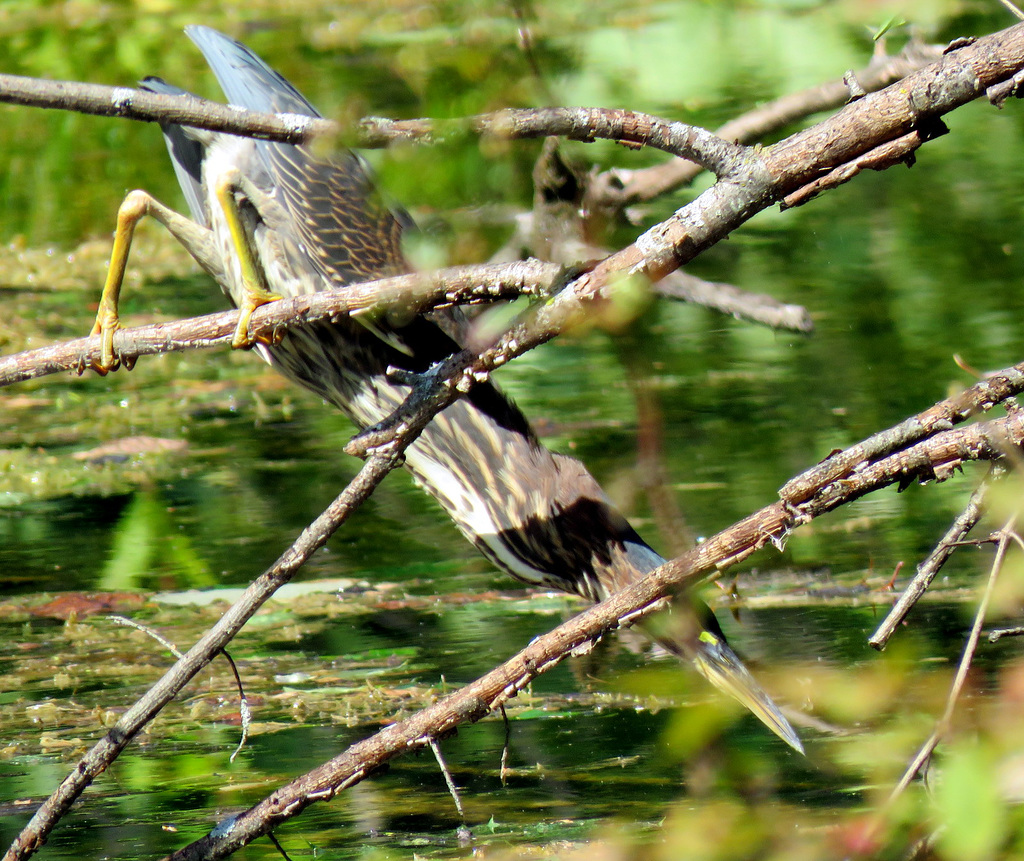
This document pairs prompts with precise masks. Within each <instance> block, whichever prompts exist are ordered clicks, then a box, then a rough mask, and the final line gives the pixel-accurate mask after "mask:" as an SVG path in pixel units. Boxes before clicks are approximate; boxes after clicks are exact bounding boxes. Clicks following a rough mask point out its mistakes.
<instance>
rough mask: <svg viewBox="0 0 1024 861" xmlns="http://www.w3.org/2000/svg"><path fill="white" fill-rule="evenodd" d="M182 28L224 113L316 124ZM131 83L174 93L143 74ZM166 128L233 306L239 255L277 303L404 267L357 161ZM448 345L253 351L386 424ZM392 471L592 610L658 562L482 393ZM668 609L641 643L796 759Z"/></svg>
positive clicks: (679, 608) (418, 334)
mask: <svg viewBox="0 0 1024 861" xmlns="http://www.w3.org/2000/svg"><path fill="white" fill-rule="evenodd" d="M186 32H187V33H188V35H189V37H190V38H191V39H192V40H193V41H194V42H195V43H196V45H198V47H199V48H200V50H201V51H202V52H203V54H204V55H205V57H206V59H207V61H208V62H209V63H210V66H211V68H212V69H213V71H214V73H215V74H216V76H217V79H218V81H219V82H220V84H221V86H222V88H223V89H224V92H225V94H226V95H227V97H228V101H229V102H231V103H232V104H236V105H240V106H242V107H246V108H249V109H252V110H257V111H264V112H275V113H299V114H305V115H309V116H319V114H318V113H317V112H316V110H315V109H314V108H313V107H312V105H310V104H309V103H308V102H307V101H306V100H305V98H303V97H302V96H301V95H300V94H299V93H298V92H297V91H296V90H295V89H294V88H293V87H292V86H291V84H289V83H288V82H287V81H285V80H284V78H282V77H281V76H280V75H278V74H277V73H276V72H274V71H273V70H272V69H270V68H269V67H268V66H266V64H264V63H263V61H262V60H260V59H259V58H258V57H256V56H255V55H254V54H253V53H252V52H250V51H249V50H248V49H247V48H246V47H245V46H243V45H241V44H239V43H238V42H235V41H233V40H231V39H229V38H228V37H226V36H224V35H222V34H220V33H217V32H216V31H214V30H210V29H208V28H205V27H189V28H187V30H186ZM144 86H146V87H148V88H149V89H151V90H154V91H157V92H170V93H180V92H182V91H180V90H178V89H177V88H175V87H172V86H170V85H168V84H166V83H164V82H163V81H160V80H159V79H155V78H150V79H147V81H146V82H144ZM164 133H165V135H166V138H167V142H168V148H169V149H170V152H171V158H172V161H173V163H174V167H175V170H176V172H177V174H178V178H179V180H180V182H181V185H182V188H183V190H184V192H185V195H186V197H187V198H188V201H189V206H190V208H191V210H192V216H193V218H194V220H195V221H196V222H197V223H198V225H199V228H198V230H200V234H199V235H198V236H197V237H193V240H194V241H193V244H195V245H197V246H199V247H197V248H195V249H190V250H193V254H194V256H196V259H197V260H199V262H200V263H201V264H202V265H203V266H204V267H205V268H206V269H207V271H209V272H210V274H211V275H212V276H213V277H214V278H215V279H216V280H217V281H218V283H219V284H220V286H221V288H222V289H223V290H224V292H225V293H226V294H227V295H228V296H229V297H230V298H231V299H232V301H234V302H235V303H236V304H239V305H242V304H243V302H244V301H246V299H247V295H246V291H247V289H248V287H247V285H246V284H245V283H244V280H245V279H244V278H243V276H242V272H243V271H244V266H243V265H242V262H241V258H244V257H245V256H246V255H247V254H251V255H252V257H253V258H254V262H255V264H256V268H257V270H258V273H257V275H258V278H259V280H260V281H262V282H264V283H265V285H266V288H268V289H270V290H272V291H273V292H274V293H276V294H278V295H282V296H294V295H298V294H301V293H309V292H313V291H317V290H323V289H327V288H337V287H339V286H342V285H344V284H347V283H353V282H356V281H361V280H369V279H372V278H379V277H383V276H387V275H391V274H397V273H400V272H403V271H406V265H405V263H404V261H403V259H402V255H401V251H400V233H401V229H402V225H403V221H404V216H403V215H401V214H397V215H396V214H395V213H393V212H392V211H390V210H389V209H388V208H387V207H385V206H384V205H383V204H382V203H381V201H380V199H379V196H378V194H377V192H376V190H375V188H374V186H373V182H372V180H371V178H370V174H369V171H368V168H367V167H366V166H365V165H364V164H363V162H362V160H361V159H360V158H359V156H358V155H356V154H354V153H351V152H347V151H343V152H341V153H338V154H336V155H334V156H332V157H330V158H325V157H323V156H321V155H320V154H318V153H314V152H313V151H312V149H311V148H309V147H305V146H293V145H289V144H280V143H271V142H267V141H260V140H250V139H247V138H241V137H233V136H230V135H223V134H213V133H209V132H200V131H198V130H194V129H185V128H182V127H180V126H173V125H171V126H166V127H165V128H164ZM232 172H236V173H237V176H238V178H239V179H238V181H237V183H236V184H235V185H234V186H233V206H234V207H235V208H236V210H237V213H238V215H239V216H240V218H241V222H242V224H243V226H244V232H245V237H244V240H243V241H242V242H241V243H240V242H239V240H238V239H237V237H235V236H232V235H231V233H230V231H229V230H228V221H227V219H226V216H227V215H230V213H228V212H226V211H225V207H224V206H223V200H221V199H218V198H217V197H216V196H215V195H214V194H213V193H212V189H214V188H215V187H216V186H217V184H218V182H220V181H221V180H222V179H223V178H224V177H226V176H234V175H235V173H232ZM228 208H230V207H228ZM180 233H181V231H180V230H179V231H178V233H176V235H179V234H180ZM183 241H186V244H188V241H189V240H183ZM210 243H212V246H213V247H214V248H216V249H217V251H216V252H214V253H211V251H210ZM455 349H457V345H456V344H455V343H454V342H453V341H452V340H450V338H449V337H448V336H447V335H445V334H444V333H443V332H442V331H441V329H440V328H438V327H437V326H436V325H435V324H434V323H433V322H431V321H430V320H428V319H426V318H424V317H416V318H414V319H412V320H411V321H409V322H408V323H407V324H405V325H401V326H397V325H394V324H392V323H390V322H388V321H381V320H376V321H373V320H363V321H360V320H352V319H347V320H342V321H339V322H337V323H317V324H313V325H309V326H305V327H302V328H298V329H291V330H289V332H288V333H287V334H286V335H285V336H284V338H283V339H282V340H281V342H280V343H277V344H274V345H273V346H266V345H260V350H261V351H262V352H263V354H264V356H265V357H266V358H267V360H268V361H269V362H271V364H273V365H274V366H276V367H277V368H279V369H280V370H281V371H282V372H283V373H284V374H285V375H286V376H288V377H290V378H291V379H293V380H295V381H296V382H298V383H300V384H301V385H303V386H305V387H307V388H309V389H311V390H312V391H314V392H316V393H317V394H318V395H320V396H321V397H322V398H324V399H325V400H327V401H329V402H330V403H332V404H334V405H335V406H337V407H338V408H340V409H341V410H343V411H344V412H345V413H346V414H347V415H348V416H349V417H350V418H351V419H352V420H353V421H354V422H355V423H356V424H357V425H359V426H360V427H366V426H367V425H370V424H374V423H376V422H378V421H380V420H382V419H384V418H385V417H387V416H388V415H389V414H390V413H391V412H392V411H393V410H394V409H395V408H396V407H398V406H399V405H400V404H401V403H402V401H403V399H404V397H405V395H406V394H407V392H408V389H407V388H406V387H404V386H402V385H398V384H396V383H395V382H393V381H392V380H391V379H389V377H388V376H387V373H386V371H387V369H388V367H389V366H394V367H397V368H402V369H405V370H407V371H412V372H422V371H426V370H428V369H429V368H430V367H431V366H432V365H434V364H435V363H436V362H438V361H440V360H442V359H444V358H445V357H447V356H449V355H451V353H452V352H453V351H454V350H455ZM406 463H407V466H408V468H409V469H410V470H411V471H412V474H413V476H414V477H415V479H416V480H417V482H418V483H419V484H420V485H421V486H423V487H424V489H426V491H427V492H428V493H430V494H431V495H432V496H433V497H434V498H435V499H437V501H438V502H439V503H440V504H441V506H442V507H443V508H444V509H445V510H446V511H447V512H448V514H449V515H450V516H451V518H452V519H453V520H454V521H455V523H456V524H457V525H458V527H459V529H460V530H462V532H463V533H464V534H465V535H466V537H467V538H469V540H470V541H472V542H473V543H474V544H475V545H476V546H477V547H478V548H479V549H480V550H481V551H482V552H483V553H484V554H485V555H486V556H487V557H488V558H489V559H491V560H492V561H493V562H494V563H495V564H496V565H497V566H499V567H500V568H502V569H504V570H505V571H507V572H508V573H510V574H511V575H512V576H514V577H517V578H519V579H520V580H523V581H525V582H527V583H532V584H535V585H539V586H544V587H552V588H556V589H560V590H563V591H566V592H571V593H574V594H577V595H581V596H583V597H585V598H588V599H590V600H593V601H597V600H601V599H602V598H604V597H606V596H607V595H609V594H611V593H612V592H614V591H616V590H618V589H620V588H622V587H624V586H626V585H628V584H630V583H633V582H635V581H636V580H637V579H639V578H640V577H642V576H643V575H644V574H646V573H648V572H649V571H651V570H653V569H654V568H656V567H657V566H658V565H660V564H661V563H662V562H663V561H664V560H663V559H662V558H661V557H660V556H659V555H658V554H657V553H655V552H654V551H653V550H652V549H651V548H650V547H649V546H648V545H647V544H645V543H644V542H643V540H642V539H641V538H640V536H639V535H637V533H636V532H635V531H634V530H633V528H632V527H631V526H630V525H629V523H628V522H627V521H626V519H625V518H624V517H623V516H622V515H621V514H620V513H619V512H618V511H617V510H616V509H615V507H614V506H613V505H612V504H611V503H610V501H609V500H608V499H607V497H606V496H605V494H604V493H603V491H602V490H601V488H600V487H599V486H598V484H597V482H596V481H595V480H594V479H593V477H592V476H591V475H590V473H588V472H587V470H586V469H585V468H584V466H583V465H582V464H581V463H580V462H579V461H576V460H573V459H571V458H568V457H563V456H561V455H557V454H553V453H551V452H549V451H548V450H547V449H546V448H545V447H544V446H542V445H541V444H540V443H539V442H538V440H537V438H536V436H535V435H534V433H533V431H532V429H531V428H530V426H529V424H528V423H527V421H526V419H525V418H524V417H523V415H522V413H520V412H519V410H518V409H517V408H516V407H515V405H513V404H512V403H511V402H510V401H509V400H508V399H507V398H505V397H504V396H503V395H502V394H501V393H500V392H499V391H498V390H497V389H496V388H495V387H494V386H493V385H491V384H490V383H483V384H480V385H478V386H476V387H475V388H474V389H473V390H472V391H470V393H469V394H468V395H467V396H466V397H465V398H463V399H462V400H459V401H457V402H455V403H453V404H452V405H450V406H449V407H447V408H446V409H445V410H444V411H443V412H441V413H440V414H439V415H438V416H437V417H436V418H435V419H434V420H433V421H432V422H431V423H430V424H429V425H428V426H427V427H426V429H425V430H424V431H423V433H422V435H421V436H420V438H419V439H418V440H417V441H416V442H415V443H413V445H412V446H410V448H409V449H408V451H407V453H406ZM673 613H674V614H675V616H676V622H677V623H678V624H675V625H673V626H670V627H666V626H664V625H660V626H656V625H652V630H656V632H655V633H654V634H653V636H655V637H656V639H658V640H659V642H661V643H662V644H663V645H665V646H666V647H667V648H669V649H671V650H672V651H675V652H677V653H679V654H682V655H685V656H686V657H688V658H689V659H691V660H692V661H693V662H694V664H695V665H696V666H697V668H698V669H699V670H700V671H701V672H702V673H703V674H704V675H706V676H707V677H708V678H709V679H711V681H713V682H714V683H715V684H717V685H719V686H720V687H722V688H723V689H724V690H726V691H728V692H729V693H730V694H732V695H733V696H736V697H737V698H738V699H739V700H740V701H741V702H743V703H744V705H746V706H747V707H748V708H750V709H751V710H752V711H753V712H754V713H755V714H756V715H757V716H758V717H760V718H761V720H763V721H764V722H765V723H766V724H767V725H768V726H769V727H770V728H771V729H772V730H773V731H774V732H776V733H777V734H778V735H779V736H780V737H782V738H783V739H784V740H785V741H786V742H787V743H789V744H790V745H792V746H793V747H794V748H796V749H798V750H801V749H802V748H801V747H800V742H799V739H798V738H797V736H796V734H795V733H794V732H793V729H792V727H790V725H789V723H788V722H787V721H786V719H785V718H784V717H783V716H782V714H781V713H780V712H779V710H778V708H777V707H776V706H775V704H774V703H772V701H771V699H770V698H769V697H768V696H767V694H765V693H764V692H763V691H762V690H761V688H760V687H759V686H758V685H757V683H756V682H755V681H754V679H753V678H752V677H751V676H750V674H749V673H748V672H747V670H746V669H745V668H744V667H743V665H742V663H741V662H740V661H739V659H738V658H737V657H736V655H735V653H733V651H732V650H731V649H730V648H729V646H728V644H727V643H726V642H725V639H724V636H723V635H722V632H721V629H720V628H719V626H718V623H717V621H715V619H714V616H713V615H712V614H711V612H710V610H708V609H707V608H706V607H705V606H704V605H703V604H699V603H697V602H694V603H691V602H690V601H688V600H682V601H679V602H677V603H676V604H675V605H674V607H673Z"/></svg>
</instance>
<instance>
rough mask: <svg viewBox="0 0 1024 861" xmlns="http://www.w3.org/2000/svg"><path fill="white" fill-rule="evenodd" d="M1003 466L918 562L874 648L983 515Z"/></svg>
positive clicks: (995, 467) (885, 638)
mask: <svg viewBox="0 0 1024 861" xmlns="http://www.w3.org/2000/svg"><path fill="white" fill-rule="evenodd" d="M1003 472H1004V469H1003V467H1002V466H1001V465H998V464H995V465H993V467H992V469H991V470H990V471H989V474H988V476H986V478H985V479H984V480H983V481H982V482H981V484H980V485H979V486H978V488H977V489H976V490H975V491H974V493H972V494H971V498H970V499H969V500H968V502H967V505H965V506H964V509H963V511H961V512H960V514H959V515H957V517H956V519H955V520H954V521H953V524H952V525H951V526H950V527H949V529H948V530H947V531H946V534H945V535H943V536H942V540H941V541H940V542H939V543H938V544H937V545H936V547H935V549H934V550H933V551H932V552H931V553H930V554H929V555H928V558H927V559H925V560H924V562H922V563H921V564H920V565H918V566H917V574H915V575H914V579H913V580H911V581H910V583H908V584H907V587H906V588H905V589H904V590H903V593H902V594H901V595H900V597H899V600H897V601H896V603H895V604H894V605H893V608H892V609H891V610H890V611H889V613H888V614H887V615H886V617H885V619H883V620H882V623H881V624H880V625H879V626H878V628H877V630H876V631H875V633H873V634H872V635H871V637H870V638H869V639H868V643H869V644H870V645H871V646H872V647H873V648H875V649H878V650H879V651H881V650H882V649H884V648H885V647H886V645H887V644H888V642H889V638H890V637H892V635H893V632H894V631H895V630H896V628H897V627H898V626H899V625H900V624H901V623H902V622H903V620H904V619H905V618H906V617H907V613H909V612H910V610H911V609H912V608H913V606H914V605H915V604H916V603H917V602H918V601H919V600H920V598H921V596H922V595H923V594H924V593H925V590H926V589H927V588H928V587H929V585H931V582H932V580H934V579H935V575H936V574H938V573H939V571H940V570H942V566H943V565H945V564H946V560H947V559H949V557H950V556H951V555H952V554H953V551H954V550H955V549H956V548H957V547H959V546H961V544H962V543H963V539H964V536H965V535H967V533H968V532H970V531H971V530H972V529H973V528H974V526H975V525H976V524H977V522H978V521H979V520H980V519H981V515H982V507H983V505H984V502H985V495H986V494H987V493H988V489H989V486H990V484H991V482H992V481H993V480H994V479H996V478H998V477H999V476H1000V475H1001V474H1002V473H1003Z"/></svg>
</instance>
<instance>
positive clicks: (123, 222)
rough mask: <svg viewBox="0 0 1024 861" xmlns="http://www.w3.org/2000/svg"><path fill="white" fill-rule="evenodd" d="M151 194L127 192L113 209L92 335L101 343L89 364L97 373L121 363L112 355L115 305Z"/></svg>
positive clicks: (117, 320)
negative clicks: (111, 245) (111, 240)
mask: <svg viewBox="0 0 1024 861" xmlns="http://www.w3.org/2000/svg"><path fill="white" fill-rule="evenodd" d="M151 200H152V198H151V197H150V196H149V195H148V194H146V192H144V191H133V192H131V193H130V194H129V195H128V196H127V197H126V198H125V199H124V202H123V203H122V204H121V206H120V208H119V209H118V210H117V230H116V231H115V232H114V249H113V251H111V253H110V266H109V268H108V269H107V280H106V281H105V282H104V284H103V293H102V294H101V296H100V307H99V310H98V311H97V312H96V322H95V323H94V324H93V327H92V333H91V334H93V335H102V337H103V345H102V349H101V352H100V360H99V363H95V362H94V363H93V364H92V367H93V368H94V369H95V370H96V371H97V372H99V373H100V374H106V373H107V372H108V371H113V370H116V369H117V368H118V366H119V365H120V364H121V360H120V358H119V357H117V356H115V355H114V332H115V331H117V329H118V327H119V326H120V325H121V324H120V320H119V317H118V311H117V305H118V301H119V300H120V298H121V284H122V282H123V281H124V270H125V267H126V266H127V265H128V251H129V249H130V248H131V246H132V237H133V236H134V235H135V225H136V224H138V223H139V219H141V218H144V217H145V215H146V213H147V211H148V210H149V201H151Z"/></svg>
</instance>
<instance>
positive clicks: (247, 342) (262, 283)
mask: <svg viewBox="0 0 1024 861" xmlns="http://www.w3.org/2000/svg"><path fill="white" fill-rule="evenodd" d="M238 191H240V192H241V193H242V194H243V195H244V196H245V197H246V198H247V199H249V200H250V201H251V197H252V190H251V189H250V188H249V187H248V184H246V183H245V182H244V179H243V177H242V176H241V174H240V173H239V172H238V171H237V170H226V171H224V172H223V173H222V174H220V175H219V176H218V177H217V179H216V182H215V183H214V195H215V196H216V198H217V202H218V203H219V204H220V207H221V210H222V211H223V213H224V219H225V221H226V222H227V225H228V231H229V232H230V234H231V244H232V245H233V246H234V249H235V254H236V255H237V257H238V262H239V267H240V270H241V275H242V295H241V296H236V297H235V299H236V302H237V304H238V310H239V311H240V312H241V315H240V316H239V318H238V326H237V327H236V328H235V334H234V337H233V338H232V339H231V346H232V347H233V348H234V349H241V348H243V347H250V346H252V344H253V342H254V341H255V340H256V339H255V338H253V336H252V335H250V334H249V318H250V317H252V312H253V311H255V310H256V309H257V308H259V307H260V306H261V305H266V304H267V303H268V302H274V301H276V300H278V299H280V298H281V297H280V296H279V295H278V294H277V293H274V292H272V291H271V290H270V288H269V287H268V286H267V279H266V274H265V273H264V270H263V267H262V266H261V265H260V262H259V259H258V255H257V251H256V249H255V247H254V245H253V240H252V236H251V234H250V231H248V230H246V227H245V223H244V222H243V220H242V213H241V210H240V209H239V204H238V197H237V195H236V192H238ZM251 202H253V201H251ZM253 203H254V204H255V202H253Z"/></svg>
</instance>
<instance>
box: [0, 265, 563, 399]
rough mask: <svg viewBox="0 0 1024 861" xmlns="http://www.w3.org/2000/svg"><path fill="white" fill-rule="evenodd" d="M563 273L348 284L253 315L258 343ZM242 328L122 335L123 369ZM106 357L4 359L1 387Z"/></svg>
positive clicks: (159, 328) (469, 272)
mask: <svg viewBox="0 0 1024 861" xmlns="http://www.w3.org/2000/svg"><path fill="white" fill-rule="evenodd" d="M562 273H563V270H562V268H561V267H559V266H556V265H554V264H552V263H542V262H541V261H539V260H523V261H519V262H516V263H510V264H504V265H493V264H483V265H480V266H455V267H452V268H449V269H440V270H437V271H436V272H432V273H430V274H424V275H418V274H413V275H399V276H396V277H393V278H382V279H379V280H377V281H367V282H363V283H360V284H349V285H346V286H345V287H342V288H340V289H338V290H330V291H328V290H325V291H323V292H320V293H311V294H308V295H304V296H299V297H297V298H295V299H283V300H281V301H279V302H271V303H269V304H266V305H263V306H261V307H260V308H258V309H257V310H256V311H255V312H254V313H253V316H252V321H251V325H250V330H251V331H252V332H253V334H254V335H256V336H257V337H262V338H272V337H274V335H275V334H276V333H277V332H278V331H279V330H281V329H284V328H288V327H291V326H300V325H303V324H305V323H312V322H315V321H317V320H325V319H331V318H337V317H341V316H353V317H357V316H358V315H360V314H365V313H369V312H371V311H377V310H381V311H384V310H388V309H399V310H402V311H407V312H414V313H422V312H424V311H429V310H432V309H438V308H445V307H449V306H451V305H471V304H478V303H487V302H495V301H499V300H502V299H515V298H517V297H519V296H542V295H545V294H546V293H547V292H548V291H550V290H551V289H553V288H554V286H555V285H556V284H557V283H558V279H559V278H560V277H561V275H562ZM237 324H238V312H237V311H222V312H220V313H217V314H208V315H205V316H203V317H193V318H190V319H187V320H177V321H174V322H171V323H156V324H154V325H150V326H140V327H138V328H133V329H120V330H118V331H117V332H116V333H115V334H114V348H115V351H116V352H117V354H118V355H119V356H121V357H122V359H123V360H124V361H126V362H128V363H129V364H134V360H135V359H136V358H138V357H139V356H148V355H154V354H157V353H169V352H174V351H177V350H187V349H204V348H208V347H215V346H220V345H224V344H228V343H230V341H231V336H232V333H233V332H234V330H235V326H236V325H237ZM99 355H100V337H99V336H98V335H91V336H89V337H86V338H77V339H75V340H73V341H65V342H62V343H59V344H54V345H52V346H49V347H41V348H39V349H37V350H26V351H25V352H22V353H14V354H12V355H10V356H4V357H2V358H0V387H3V386H9V385H11V384H12V383H19V382H24V381H25V380H31V379H35V378H37V377H42V376H46V375H48V374H55V373H59V372H61V371H79V372H81V371H82V370H83V369H84V368H86V367H88V366H89V364H90V362H91V361H92V360H96V359H98V357H99Z"/></svg>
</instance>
